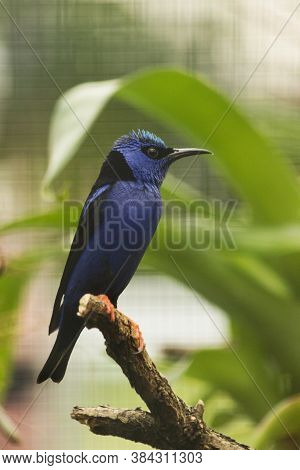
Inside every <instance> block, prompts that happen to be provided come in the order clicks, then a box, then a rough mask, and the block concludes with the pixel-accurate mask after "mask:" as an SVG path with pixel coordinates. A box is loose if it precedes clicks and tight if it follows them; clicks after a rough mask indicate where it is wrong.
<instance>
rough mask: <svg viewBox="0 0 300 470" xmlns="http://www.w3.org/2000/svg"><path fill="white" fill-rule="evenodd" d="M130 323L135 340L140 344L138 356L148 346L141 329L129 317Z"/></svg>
mask: <svg viewBox="0 0 300 470" xmlns="http://www.w3.org/2000/svg"><path fill="white" fill-rule="evenodd" d="M127 318H128V320H129V322H130V327H131V330H132V331H133V334H132V336H133V338H134V339H135V340H136V342H137V344H138V349H137V352H136V354H139V353H140V352H142V351H144V349H145V347H146V344H145V341H144V338H143V335H142V332H141V330H140V327H139V325H138V324H137V323H135V322H134V321H133V320H132V319H131V318H129V317H127Z"/></svg>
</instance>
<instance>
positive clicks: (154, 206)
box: [37, 130, 210, 383]
mask: <svg viewBox="0 0 300 470" xmlns="http://www.w3.org/2000/svg"><path fill="white" fill-rule="evenodd" d="M201 153H210V152H208V151H206V150H201V149H173V148H169V147H167V146H166V145H165V143H164V142H163V141H162V140H161V139H160V138H159V137H157V136H155V135H154V134H152V133H150V132H148V131H140V130H139V131H138V132H132V133H130V134H129V135H126V136H123V137H121V138H120V139H118V140H117V141H116V142H115V144H114V146H113V149H112V151H111V152H110V153H109V155H108V157H107V158H106V160H105V162H104V163H103V165H102V168H101V171H100V174H99V177H98V178H97V180H96V182H95V184H94V186H93V188H92V190H91V192H90V194H89V196H88V198H87V200H86V202H85V205H84V208H83V211H82V214H81V217H80V220H79V224H78V228H77V231H76V234H75V237H74V240H73V243H72V246H71V250H70V253H69V256H68V259H67V262H66V266H65V269H64V272H63V275H62V279H61V282H60V286H59V289H58V292H57V295H56V299H55V303H54V308H53V314H52V318H51V322H50V326H49V334H50V333H52V332H53V331H55V330H56V329H59V331H58V335H57V338H56V341H55V344H54V346H53V349H52V351H51V354H50V356H49V358H48V360H47V362H46V364H45V365H44V367H43V369H42V371H41V373H40V375H39V377H38V380H37V381H38V383H40V382H43V381H44V380H46V379H47V378H50V377H51V379H52V380H53V381H54V382H60V381H61V380H62V378H63V376H64V374H65V371H66V367H67V364H68V360H69V358H70V355H71V352H72V349H73V347H74V345H75V343H76V340H77V339H78V337H79V335H80V333H81V331H82V329H83V327H84V321H83V319H82V318H80V317H79V316H77V314H76V313H77V310H78V304H79V300H80V298H81V297H82V296H83V295H84V294H86V293H91V294H95V295H97V294H106V295H107V296H108V297H109V299H110V301H111V302H112V303H113V304H114V305H115V306H116V305H117V301H118V297H119V295H120V294H121V292H122V291H123V290H124V289H125V287H126V286H127V284H128V283H129V281H130V279H131V278H132V276H133V274H134V273H135V271H136V269H137V267H138V264H139V263H140V261H141V259H142V257H143V255H144V253H145V250H146V248H147V246H148V245H149V243H150V241H151V239H152V237H153V234H154V232H155V230H156V227H157V225H158V222H159V219H160V216H161V197H160V186H161V183H162V182H163V179H164V177H165V175H166V172H167V170H168V168H169V166H170V164H171V163H172V162H174V161H175V160H177V159H179V158H181V157H184V156H188V155H196V154H201Z"/></svg>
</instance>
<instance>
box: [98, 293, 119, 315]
mask: <svg viewBox="0 0 300 470" xmlns="http://www.w3.org/2000/svg"><path fill="white" fill-rule="evenodd" d="M97 297H98V299H99V300H101V302H103V303H104V304H105V306H106V313H107V315H108V317H109V319H110V321H115V317H116V316H115V307H114V305H113V304H112V303H111V301H110V300H109V298H108V297H107V295H104V294H103V295H98V296H97Z"/></svg>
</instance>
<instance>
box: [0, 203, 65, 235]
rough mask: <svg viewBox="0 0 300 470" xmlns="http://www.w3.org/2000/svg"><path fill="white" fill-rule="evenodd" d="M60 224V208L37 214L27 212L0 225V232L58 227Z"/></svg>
mask: <svg viewBox="0 0 300 470" xmlns="http://www.w3.org/2000/svg"><path fill="white" fill-rule="evenodd" d="M61 226H62V211H61V209H60V208H56V209H53V210H51V211H48V212H42V213H38V214H28V215H25V216H23V217H20V218H17V219H15V220H13V221H12V222H8V223H7V224H3V225H2V226H0V233H3V234H4V233H6V232H13V231H18V230H26V229H28V230H32V229H47V228H50V229H52V228H60V227H61Z"/></svg>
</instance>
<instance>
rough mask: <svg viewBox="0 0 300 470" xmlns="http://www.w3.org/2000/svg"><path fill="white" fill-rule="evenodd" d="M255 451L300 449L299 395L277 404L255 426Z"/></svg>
mask: <svg viewBox="0 0 300 470" xmlns="http://www.w3.org/2000/svg"><path fill="white" fill-rule="evenodd" d="M253 446H254V448H255V449H297V450H299V447H300V395H296V396H294V397H290V398H288V399H287V400H284V401H282V402H280V403H278V404H277V405H276V406H275V407H274V409H273V410H272V411H269V413H268V414H267V415H266V416H265V417H264V419H263V420H262V421H261V423H260V424H259V425H258V426H257V428H256V431H255V435H254V444H253Z"/></svg>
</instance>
